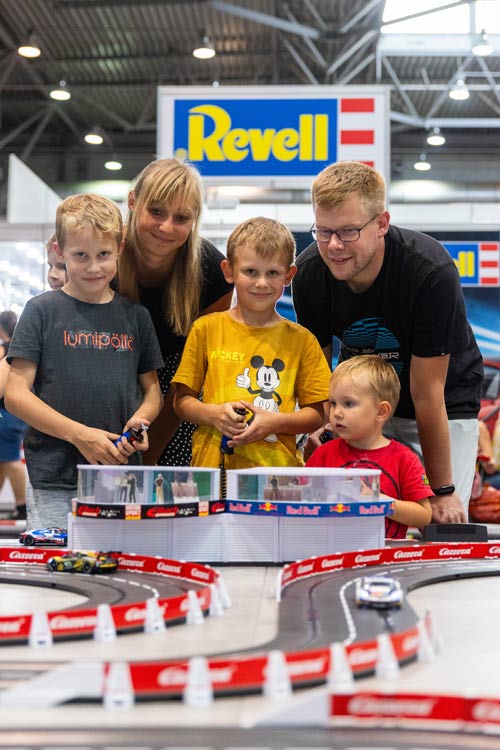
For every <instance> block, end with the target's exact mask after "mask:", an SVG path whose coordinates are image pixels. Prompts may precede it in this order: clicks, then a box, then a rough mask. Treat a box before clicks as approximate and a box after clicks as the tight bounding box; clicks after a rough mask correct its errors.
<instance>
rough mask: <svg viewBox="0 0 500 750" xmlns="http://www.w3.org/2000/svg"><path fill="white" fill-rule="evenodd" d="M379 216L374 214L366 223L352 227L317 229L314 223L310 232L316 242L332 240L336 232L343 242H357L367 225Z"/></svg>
mask: <svg viewBox="0 0 500 750" xmlns="http://www.w3.org/2000/svg"><path fill="white" fill-rule="evenodd" d="M377 216H378V213H377V214H375V216H372V218H371V219H368V221H367V222H366V224H363V226H362V227H353V228H352V229H317V228H316V227H315V226H314V224H313V225H312V227H311V229H310V232H311V234H312V236H313V237H314V239H315V240H316V242H330V240H331V239H332V236H333V235H334V234H336V235H337V237H338V238H339V240H340V241H341V242H356V240H359V237H360V235H361V232H362V231H363V229H364V228H365V227H367V226H368V224H371V222H372V221H373V220H374V219H376V218H377Z"/></svg>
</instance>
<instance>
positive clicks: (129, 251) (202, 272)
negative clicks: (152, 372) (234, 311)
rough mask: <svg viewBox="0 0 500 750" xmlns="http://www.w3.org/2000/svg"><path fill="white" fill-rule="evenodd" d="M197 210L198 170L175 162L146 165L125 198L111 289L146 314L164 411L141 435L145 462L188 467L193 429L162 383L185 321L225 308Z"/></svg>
mask: <svg viewBox="0 0 500 750" xmlns="http://www.w3.org/2000/svg"><path fill="white" fill-rule="evenodd" d="M202 205H203V184H202V181H201V177H200V175H199V173H198V171H197V170H196V169H195V168H194V167H193V166H192V165H190V164H187V163H186V162H181V161H179V160H178V159H159V160H157V161H154V162H151V163H150V164H148V166H147V167H145V168H144V169H143V170H142V172H141V173H140V174H139V176H138V177H137V179H136V182H135V184H134V187H133V189H132V190H131V191H130V194H129V197H128V207H129V217H128V221H127V231H126V239H125V248H124V250H123V252H122V254H121V257H120V262H119V266H118V288H119V291H120V293H121V294H124V295H125V296H127V297H129V298H130V299H133V300H135V301H138V302H140V303H141V304H143V305H144V306H145V307H147V309H148V310H149V312H150V313H151V317H152V318H153V322H154V325H155V329H156V333H157V335H158V340H159V342H160V347H161V351H162V355H163V359H164V362H165V367H164V368H162V369H161V370H160V371H159V378H160V385H161V389H162V392H163V394H164V396H165V401H164V406H163V409H162V411H161V413H160V415H159V417H158V418H157V420H156V422H155V423H154V424H153V425H152V427H151V429H150V431H149V444H150V449H149V452H148V454H147V456H146V459H145V460H146V461H147V463H150V464H157V463H159V464H161V465H164V466H187V465H189V462H190V459H191V435H192V432H193V430H194V427H195V426H194V425H190V424H187V423H182V424H181V423H180V420H179V419H178V418H177V417H176V415H175V414H174V411H173V409H172V400H173V389H172V388H170V381H171V379H172V377H173V375H174V373H175V371H176V369H177V365H178V363H179V361H180V358H181V355H182V352H183V349H184V344H185V341H186V337H187V334H188V333H189V330H190V328H191V325H192V323H193V321H194V320H195V319H196V318H198V317H199V316H200V315H205V314H207V313H211V312H218V311H221V310H227V309H228V308H229V306H230V304H231V297H232V285H231V284H228V283H227V282H226V281H225V279H224V276H223V274H222V271H221V268H220V263H221V261H222V260H223V259H224V256H223V255H222V253H220V252H219V251H218V250H217V248H216V247H214V245H212V244H211V243H210V242H208V241H207V240H205V239H202V238H201V237H200V235H199V225H200V218H201V209H202Z"/></svg>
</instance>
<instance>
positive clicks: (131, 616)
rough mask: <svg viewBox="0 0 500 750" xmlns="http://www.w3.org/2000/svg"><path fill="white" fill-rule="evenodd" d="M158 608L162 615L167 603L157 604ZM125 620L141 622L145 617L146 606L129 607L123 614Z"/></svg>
mask: <svg viewBox="0 0 500 750" xmlns="http://www.w3.org/2000/svg"><path fill="white" fill-rule="evenodd" d="M158 609H159V610H160V612H161V614H162V615H164V614H165V612H166V609H167V604H166V603H164V604H159V605H158ZM123 619H124V620H125V622H143V621H144V620H145V619H146V608H145V607H130V609H127V610H126V612H125V614H124V615H123Z"/></svg>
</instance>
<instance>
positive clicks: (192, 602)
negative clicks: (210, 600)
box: [186, 589, 203, 625]
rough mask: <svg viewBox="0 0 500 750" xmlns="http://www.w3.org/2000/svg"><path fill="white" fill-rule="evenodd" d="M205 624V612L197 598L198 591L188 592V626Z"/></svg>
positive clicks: (191, 590) (190, 590)
mask: <svg viewBox="0 0 500 750" xmlns="http://www.w3.org/2000/svg"><path fill="white" fill-rule="evenodd" d="M202 623H203V610H202V608H201V604H200V600H199V599H198V597H197V596H196V591H193V589H189V591H188V610H187V615H186V624H187V625H201V624H202Z"/></svg>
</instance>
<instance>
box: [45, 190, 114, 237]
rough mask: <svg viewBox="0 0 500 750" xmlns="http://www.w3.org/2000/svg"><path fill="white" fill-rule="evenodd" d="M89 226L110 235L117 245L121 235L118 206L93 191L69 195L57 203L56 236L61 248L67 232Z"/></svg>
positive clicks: (102, 233) (95, 230)
mask: <svg viewBox="0 0 500 750" xmlns="http://www.w3.org/2000/svg"><path fill="white" fill-rule="evenodd" d="M88 227H90V228H91V229H92V230H93V231H94V232H96V233H97V234H101V235H111V236H112V237H113V238H114V239H115V240H116V243H117V245H120V243H121V241H122V237H123V219H122V215H121V213H120V210H119V208H118V206H117V205H116V204H115V203H113V201H110V200H109V199H108V198H104V197H103V196H101V195H94V193H80V194H79V195H71V196H70V197H69V198H66V199H65V200H63V202H62V203H60V204H59V206H58V207H57V211H56V238H57V244H58V245H59V247H60V248H61V249H63V248H64V244H65V242H66V239H67V235H68V232H78V231H79V230H80V229H84V228H88Z"/></svg>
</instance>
